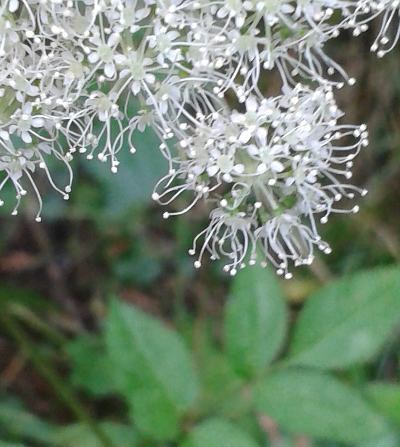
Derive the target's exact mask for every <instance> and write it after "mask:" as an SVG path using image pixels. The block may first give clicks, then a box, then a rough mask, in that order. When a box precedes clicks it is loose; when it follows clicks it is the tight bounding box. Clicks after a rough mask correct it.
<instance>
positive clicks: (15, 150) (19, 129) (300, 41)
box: [0, 0, 400, 278]
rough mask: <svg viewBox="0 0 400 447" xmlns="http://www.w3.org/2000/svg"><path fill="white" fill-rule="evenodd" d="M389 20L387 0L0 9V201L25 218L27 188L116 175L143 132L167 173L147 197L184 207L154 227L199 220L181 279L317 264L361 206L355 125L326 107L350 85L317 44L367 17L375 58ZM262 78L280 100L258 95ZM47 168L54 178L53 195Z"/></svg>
mask: <svg viewBox="0 0 400 447" xmlns="http://www.w3.org/2000/svg"><path fill="white" fill-rule="evenodd" d="M399 14H400V6H399V2H398V0H377V1H373V2H371V1H367V0H356V1H349V0H318V1H317V0H301V1H297V2H294V1H289V0H273V1H270V0H261V1H260V0H222V1H219V2H216V1H208V0H77V1H71V0H45V1H40V2H39V1H37V0H24V1H19V0H5V1H4V2H2V4H1V6H0V171H1V172H2V174H3V177H2V179H1V181H0V194H1V191H2V190H3V188H4V187H5V185H6V184H8V183H10V184H11V185H12V186H13V187H14V189H15V195H16V204H15V207H14V209H13V211H12V213H13V214H17V212H18V208H19V205H20V203H21V199H22V197H23V196H25V195H26V194H27V191H28V190H32V191H33V192H34V194H35V195H36V197H37V200H38V204H39V205H38V210H37V215H36V220H37V221H40V220H41V216H40V214H41V209H42V198H41V193H40V192H39V188H38V187H37V185H36V178H37V177H38V175H42V176H43V175H44V177H45V178H47V180H48V182H49V183H50V185H51V186H52V187H53V188H54V189H55V190H56V191H58V192H59V193H60V194H61V195H62V196H63V197H64V199H68V198H69V193H70V191H71V184H72V177H73V174H72V169H71V163H72V162H73V159H74V157H75V156H77V155H78V156H79V155H80V154H84V156H85V157H86V158H87V159H88V160H91V159H94V158H98V159H99V160H100V161H102V162H109V165H110V169H111V171H112V172H114V173H117V172H118V165H119V160H118V154H119V152H120V151H121V150H123V149H124V148H125V147H128V149H129V150H130V152H131V153H132V154H133V153H135V146H134V143H135V142H134V137H133V133H134V131H135V130H136V129H137V130H139V131H141V132H142V131H143V130H144V129H145V128H147V127H151V128H152V129H153V130H154V132H155V133H156V134H157V136H158V138H159V140H160V144H159V150H160V151H161V153H162V154H163V156H164V157H165V158H166V159H167V160H168V164H169V170H168V172H167V173H166V175H165V176H164V177H163V178H162V179H161V180H160V181H159V182H158V183H157V185H156V187H155V190H154V193H153V199H154V200H156V201H158V202H159V203H161V204H163V205H169V204H171V203H172V202H174V201H175V199H176V198H177V197H180V196H182V195H183V196H185V197H187V198H188V201H187V205H186V207H185V208H184V209H182V210H176V209H173V210H170V211H166V212H165V213H164V217H165V218H168V217H170V216H173V215H176V214H181V213H183V212H186V211H188V210H189V209H191V208H192V207H193V206H195V204H197V203H198V202H199V201H207V202H208V203H209V204H210V207H211V208H212V209H211V212H210V223H209V226H208V227H207V228H206V229H205V230H204V231H203V232H202V233H201V234H200V235H199V236H198V237H196V239H195V241H194V246H193V248H192V249H191V250H190V253H191V254H192V255H196V260H195V266H196V267H199V266H200V265H201V262H202V259H203V255H204V254H205V253H206V252H208V253H209V254H210V255H211V258H212V259H218V258H221V257H224V258H227V259H228V261H227V263H226V264H225V267H224V269H225V270H226V271H229V272H230V273H231V274H235V273H236V271H237V270H238V269H239V268H242V267H243V266H244V265H246V263H248V264H250V265H251V264H254V263H255V262H261V263H263V264H264V263H266V262H268V263H271V264H272V265H273V266H274V267H275V268H276V271H277V273H278V274H283V275H285V277H286V278H290V277H291V273H290V272H289V269H290V266H291V265H292V264H294V265H301V264H309V263H310V262H312V259H313V256H314V251H315V249H319V250H322V251H323V252H324V253H329V252H330V247H329V245H328V244H327V243H326V242H324V241H322V240H321V238H320V236H319V235H318V224H319V223H322V224H324V223H326V222H327V221H328V218H329V216H330V215H331V214H332V213H348V212H350V213H354V212H357V211H358V206H352V207H350V208H349V207H346V206H344V207H341V206H339V202H340V201H341V199H342V198H346V199H352V198H353V197H354V195H355V194H356V193H358V194H361V195H364V194H365V191H364V190H363V189H360V188H357V187H355V186H352V185H349V184H348V183H347V181H348V180H349V179H350V178H351V168H352V163H353V161H352V160H353V159H354V157H355V156H356V155H357V154H358V152H359V151H360V150H361V148H363V147H364V146H366V145H367V144H368V133H367V130H366V126H365V125H361V126H351V125H347V124H344V123H343V122H342V118H343V114H342V112H341V111H340V110H339V109H338V107H337V105H336V103H335V100H334V90H335V89H336V88H341V87H343V86H344V85H345V84H346V83H347V84H349V85H353V84H354V82H355V80H354V79H353V78H351V77H349V75H348V74H347V73H346V72H345V71H344V70H343V68H342V67H340V65H339V64H337V63H336V62H335V61H334V60H332V59H331V58H330V57H329V56H328V55H327V54H326V53H325V44H326V42H327V41H329V40H330V39H333V38H335V37H337V36H338V35H339V34H340V32H341V31H342V30H346V29H351V30H352V31H353V34H354V35H355V36H357V35H359V34H361V33H362V32H365V31H367V29H368V27H369V23H370V21H371V20H374V19H376V20H381V28H380V31H379V32H378V35H377V37H376V40H375V41H374V43H373V45H372V48H371V50H372V51H374V52H377V55H378V56H379V57H382V56H383V55H384V54H386V53H387V52H389V51H390V50H392V49H393V47H394V46H395V44H396V43H397V41H398V40H399V36H400V27H399V17H400V15H399ZM271 70H275V71H276V72H277V73H278V74H279V75H280V79H281V91H280V93H279V94H278V95H276V96H274V97H270V98H264V97H263V94H262V92H261V91H260V88H259V80H260V77H261V75H262V73H263V72H266V71H271ZM52 160H56V161H58V162H59V163H61V164H62V165H64V166H65V168H66V171H67V173H68V180H67V181H66V183H65V184H63V185H56V183H55V182H54V180H53V176H52V174H51V168H50V166H51V165H52V164H53V163H52ZM40 173H42V174H40ZM0 203H2V202H0ZM346 203H347V202H346ZM196 247H201V248H200V250H199V252H197V251H196Z"/></svg>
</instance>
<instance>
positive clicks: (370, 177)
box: [0, 33, 400, 447]
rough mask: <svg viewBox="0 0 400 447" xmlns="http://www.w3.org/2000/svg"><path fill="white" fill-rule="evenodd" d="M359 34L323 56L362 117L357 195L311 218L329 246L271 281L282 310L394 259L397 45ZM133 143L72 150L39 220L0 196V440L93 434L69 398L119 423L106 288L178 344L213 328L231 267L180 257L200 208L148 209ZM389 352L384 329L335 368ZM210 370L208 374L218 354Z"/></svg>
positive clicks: (268, 430)
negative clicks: (63, 185)
mask: <svg viewBox="0 0 400 447" xmlns="http://www.w3.org/2000/svg"><path fill="white" fill-rule="evenodd" d="M372 34H373V33H369V35H368V36H369V37H368V36H363V37H362V38H359V39H355V38H351V37H349V36H346V35H344V36H343V37H342V38H341V39H340V40H338V41H337V42H335V43H334V45H331V48H330V54H331V55H332V56H333V59H336V60H337V61H339V62H340V63H342V64H343V65H344V66H345V67H346V68H347V70H348V72H349V74H350V75H351V76H354V77H356V78H357V84H356V85H355V86H354V87H345V88H343V89H342V90H341V91H339V92H337V100H338V103H339V105H340V107H341V109H342V110H344V111H345V112H346V117H345V121H346V122H348V123H354V124H355V123H364V122H365V123H367V124H368V126H369V131H370V145H369V147H368V148H366V149H365V150H364V151H363V153H361V154H360V155H359V157H358V159H357V160H356V163H355V169H354V177H353V180H352V181H353V182H354V184H356V185H358V186H360V187H365V188H367V189H368V190H369V194H368V195H367V196H366V197H365V198H363V199H360V201H359V205H360V213H359V214H356V215H344V216H335V217H333V218H331V219H330V221H329V223H328V224H327V225H325V226H323V227H322V228H321V232H322V236H323V237H324V238H325V239H326V240H328V241H329V242H330V244H331V246H332V248H333V253H332V254H331V255H329V256H323V257H320V258H318V259H317V260H316V262H315V263H314V265H313V266H312V268H304V267H301V268H298V269H297V270H296V271H295V272H294V273H295V275H294V279H292V280H289V281H282V282H281V287H282V290H283V293H284V296H285V299H286V300H287V302H288V303H289V305H290V309H291V317H292V318H295V315H296V313H297V312H298V311H299V310H300V309H301V307H302V306H303V303H304V302H305V301H306V300H307V297H308V296H309V295H310V294H311V293H313V292H315V291H316V290H318V289H319V288H321V287H322V286H323V285H324V284H326V283H329V282H331V281H332V280H334V279H337V278H341V277H344V276H346V275H349V274H352V273H354V272H357V271H359V270H363V269H367V268H372V267H376V266H382V265H388V266H389V265H395V264H397V263H398V262H399V257H400V250H399V244H400V240H399V234H400V175H399V174H400V150H399V149H400V147H399V146H400V76H399V73H400V58H399V57H398V50H396V51H394V52H393V53H392V54H389V55H388V56H387V57H385V58H384V59H382V60H378V59H376V57H375V56H374V55H373V54H370V52H369V46H370V44H371V41H370V40H369V39H370V38H371V36H372ZM274 82H275V81H274V80H273V79H269V78H266V79H265V80H263V84H264V90H265V92H266V94H268V92H270V91H274V90H276V84H274ZM136 147H137V149H138V151H137V153H136V154H135V155H134V156H131V155H130V154H129V153H128V154H126V153H123V154H122V155H121V165H120V169H119V173H118V175H113V174H111V173H110V172H109V169H107V166H104V165H102V164H101V163H99V162H91V163H90V162H84V161H83V162H80V163H78V162H75V173H76V176H75V182H74V188H73V192H72V194H71V199H70V200H69V201H68V202H65V201H63V200H62V199H61V198H60V197H58V196H57V195H56V194H53V193H52V191H51V190H50V189H49V191H48V194H44V196H45V197H46V199H45V206H44V213H43V222H42V223H40V224H38V223H36V222H34V219H33V218H32V210H31V209H30V208H29V207H30V206H35V204H33V205H29V204H28V203H27V204H26V206H25V208H24V212H23V213H20V214H19V215H18V216H16V217H14V216H10V215H9V214H8V212H9V210H7V209H2V213H1V218H0V306H1V308H0V313H1V315H2V319H3V321H2V324H1V326H0V388H1V391H0V446H3V445H4V446H8V445H14V446H17V445H25V446H47V445H50V446H52V445H54V446H55V445H61V446H65V447H72V446H80V447H86V446H88V447H92V446H97V445H99V446H103V445H107V444H101V441H99V440H98V439H97V438H96V437H95V438H94V439H92V438H91V435H90V434H89V435H87V433H86V431H85V429H83V428H82V427H81V426H78V425H76V424H77V420H78V417H79V414H80V413H82V411H81V410H82V408H83V413H84V414H83V416H82V414H81V419H82V418H83V420H84V421H85V420H86V419H85V418H87V417H89V418H90V421H89V426H90V425H91V424H93V423H94V424H96V423H97V422H98V421H103V420H111V421H113V423H115V424H126V426H127V427H128V425H129V426H130V424H129V422H128V421H129V420H130V418H129V408H128V407H127V404H126V402H125V401H124V399H123V398H121V397H119V396H116V395H114V394H113V393H112V392H110V393H109V392H108V388H107V387H108V386H109V383H108V382H107V380H106V378H105V377H104V374H105V368H106V366H104V365H103V364H102V363H101V361H100V360H101V358H102V351H101V346H100V342H99V341H98V340H99V338H98V334H99V333H100V332H101V330H102V324H103V323H102V321H103V318H104V317H105V315H106V313H107V300H108V299H109V297H110V296H115V297H117V299H118V300H120V301H122V302H125V303H128V304H130V305H133V306H135V307H136V308H138V309H141V310H142V311H144V312H145V313H147V314H150V315H152V316H154V317H156V318H158V319H159V320H163V321H164V322H166V324H167V325H168V326H170V327H175V328H177V329H178V330H179V331H180V332H181V333H182V334H184V335H185V334H186V335H187V339H188V340H190V343H194V344H196V343H200V341H199V340H198V338H202V336H203V335H202V334H204V331H205V332H207V333H208V332H209V333H210V334H212V336H213V338H214V339H215V340H216V343H217V344H218V343H219V341H220V337H221V331H222V323H221V322H222V314H223V308H224V304H225V302H226V300H227V297H228V294H229V288H230V282H231V279H230V278H229V277H228V276H226V274H224V273H223V272H222V269H221V264H219V263H218V262H214V263H209V264H207V263H204V266H203V267H202V268H201V269H200V270H199V271H196V270H194V269H193V266H192V258H191V257H190V256H189V255H188V254H187V250H188V248H189V247H190V244H191V241H192V239H193V237H194V236H195V235H196V234H197V232H198V231H199V230H200V229H201V228H202V227H203V226H204V223H205V221H206V218H207V209H206V208H205V207H204V206H202V205H200V206H198V207H197V208H196V209H195V210H193V211H192V212H191V213H189V214H187V215H185V216H183V217H178V218H174V219H168V220H164V219H162V212H163V210H162V209H160V208H159V207H157V206H156V205H155V204H154V203H152V202H151V200H150V196H151V192H152V188H153V185H154V183H155V182H156V180H157V179H159V178H160V177H161V175H162V174H163V173H164V172H165V169H166V166H165V163H164V161H163V159H162V158H161V157H160V155H159V154H158V149H157V140H156V139H155V137H154V135H152V134H151V133H149V132H147V133H145V134H141V135H138V138H137V143H136ZM60 175H62V173H60ZM45 187H46V186H45V183H43V188H45ZM9 202H11V203H12V200H9ZM6 203H7V200H6ZM377 299H379V297H377ZM399 299H400V291H399ZM10 321H11V323H10ZM15 322H16V323H15ZM14 323H15V324H16V326H13V324H14ZM188 334H190V335H188ZM196 337H197V338H196ZM82 340H84V342H81V341H82ZM96 350H98V351H96ZM96 352H98V354H96ZM399 357H400V342H399V337H397V338H396V337H395V338H394V339H392V340H391V342H390V343H389V344H388V345H386V346H385V349H384V351H382V352H381V354H380V355H379V356H378V357H377V358H376V359H375V360H374V361H372V362H369V363H367V364H366V365H363V366H362V367H361V366H357V367H354V368H353V369H351V370H349V371H347V373H346V374H347V377H348V378H349V380H350V381H352V382H354V383H357V384H359V383H365V382H369V381H374V380H377V379H382V380H387V381H388V382H391V383H392V382H397V381H398V379H399ZM98 361H99V363H98V364H97V363H96V362H98ZM85 368H86V369H85ZM210 371H211V375H213V374H215V375H218V374H219V364H218V359H216V360H215V363H212V362H211V363H210ZM71 396H72V397H71ZM71 399H72V401H71ZM399 402H400V401H398V402H397V405H398V407H397V408H398V411H399V413H400V403H399ZM74 407H75V408H74ZM81 407H82V408H81ZM71 424H75V425H74V427H75V431H73V430H70V432H69V434H68V436H69V437H68V436H67V435H66V436H65V439H64V440H63V441H60V443H59V444H58V443H55V441H49V438H47V437H46V436H47V433H48V432H47V430H50V427H52V426H71ZM118 427H120V428H121V427H122V425H121V426H120V425H118ZM124 427H125V425H124ZM80 430H81V431H80ZM257 430H261V432H263V433H264V437H263V438H262V435H260V434H256V435H255V436H258V437H259V439H261V441H260V442H262V444H261V443H260V445H265V446H266V445H293V446H297V447H308V446H311V445H314V444H313V442H314V441H313V440H312V439H311V438H309V437H306V436H303V435H302V434H301V433H299V434H298V435H295V436H290V437H288V438H287V442H288V443H287V444H283V442H284V441H285V440H286V438H285V434H284V432H282V433H281V432H280V428H279V427H278V426H277V425H276V424H275V422H274V421H273V420H272V419H269V418H267V419H266V420H264V421H263V424H259V427H258V428H257ZM85 436H87V437H86V438H85ZM118 436H120V437H118V439H119V440H118V441H117V443H116V444H114V445H115V446H122V447H125V446H127V447H128V446H130V445H139V446H142V445H143V446H146V445H148V446H164V445H165V446H174V445H176V444H175V443H174V442H171V443H168V442H164V441H157V442H156V441H152V442H151V441H148V440H146V439H142V440H140V441H139V443H138V444H132V443H131V442H133V441H131V439H130V436H131V435H130V432H129V433H128V432H127V434H126V436H127V437H126V438H124V433H123V430H122V431H121V433H119V434H118ZM100 438H101V435H100ZM57 442H58V441H57ZM99 442H100V443H99ZM285 442H286V441H285ZM289 442H290V444H289ZM315 445H324V446H328V445H329V446H339V445H342V444H340V443H327V442H326V443H323V444H322V443H320V444H315ZM343 445H346V444H343ZM373 445H376V446H377V447H378V444H373ZM379 445H380V444H379ZM397 445H400V443H399V444H397ZM221 447H225V445H222V444H221ZM226 447H230V446H229V445H227V446H226Z"/></svg>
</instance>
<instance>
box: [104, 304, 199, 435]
mask: <svg viewBox="0 0 400 447" xmlns="http://www.w3.org/2000/svg"><path fill="white" fill-rule="evenodd" d="M105 335H106V344H107V347H108V353H109V358H110V360H111V363H112V365H113V368H114V370H115V375H114V377H115V379H116V382H117V384H118V386H119V388H120V390H121V392H122V393H123V394H124V395H125V396H126V398H127V399H129V400H130V401H131V402H134V403H135V396H139V397H138V399H141V397H140V396H143V393H150V391H154V390H157V393H158V394H157V399H155V400H154V409H153V411H155V412H156V411H158V410H157V407H159V406H162V407H163V408H174V409H175V412H176V413H182V412H183V411H184V410H186V409H188V408H189V407H190V406H191V405H192V404H193V403H194V401H195V399H196V397H197V394H198V382H197V376H196V373H195V370H194V367H193V364H192V360H191V358H190V354H189V352H188V350H187V348H186V346H185V345H184V343H183V340H182V339H181V337H180V336H179V334H178V333H176V332H175V331H172V330H170V329H168V328H167V327H166V326H165V325H164V324H162V323H161V322H159V321H157V320H155V319H154V318H152V317H150V316H148V315H146V314H144V313H143V312H141V311H139V310H137V309H135V308H134V307H133V306H130V305H127V304H125V303H121V302H119V301H117V300H113V301H112V302H111V305H110V312H109V316H108V318H107V324H106V331H105ZM149 395H150V394H149ZM153 397H154V396H153ZM149 405H150V404H149ZM134 407H135V405H134ZM150 410H151V407H150V406H149V407H148V408H146V411H147V412H149V411H150ZM142 411H143V408H142ZM171 412H172V409H171ZM133 416H134V418H135V415H133ZM149 417H150V415H149ZM169 421H170V422H171V421H172V422H173V423H171V426H170V430H169V432H170V433H172V432H175V428H174V426H175V425H176V424H175V420H174V419H170V420H169ZM167 422H168V419H166V420H165V423H167ZM141 425H142V426H143V425H144V424H141ZM153 434H154V437H156V438H157V439H159V438H160V435H159V431H158V430H157V427H154V432H153ZM168 439H169V436H168Z"/></svg>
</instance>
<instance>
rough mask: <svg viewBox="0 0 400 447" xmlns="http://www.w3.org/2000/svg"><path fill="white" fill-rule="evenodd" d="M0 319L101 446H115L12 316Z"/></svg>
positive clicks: (1, 316) (4, 316) (3, 316)
mask: <svg viewBox="0 0 400 447" xmlns="http://www.w3.org/2000/svg"><path fill="white" fill-rule="evenodd" d="M0 319H1V321H2V323H3V324H4V327H5V328H6V329H7V330H8V332H9V334H10V335H11V336H12V337H13V338H14V340H15V341H16V342H17V343H18V344H19V345H20V347H21V349H22V350H23V351H24V352H25V354H26V356H27V357H29V359H30V360H31V361H32V363H33V364H34V366H35V367H36V368H37V370H38V371H39V372H40V374H41V375H42V376H43V378H45V379H46V380H47V381H48V383H49V384H50V385H51V387H52V388H53V389H54V391H55V393H56V395H57V396H58V397H59V399H60V400H61V401H62V402H63V403H64V405H65V406H67V407H68V408H69V409H70V410H71V412H72V413H74V415H75V416H76V417H77V418H78V419H79V420H80V421H81V422H83V423H85V424H86V425H87V426H88V427H89V428H90V429H91V430H92V431H93V433H94V434H95V435H96V436H97V438H98V439H99V441H100V443H101V445H102V446H104V447H115V446H114V445H113V443H112V441H111V440H110V439H109V437H108V435H107V434H106V433H104V431H103V430H102V429H101V427H99V426H98V424H96V422H95V421H94V420H93V418H92V417H91V415H90V414H89V413H88V411H87V410H86V408H85V407H83V405H82V404H81V403H80V402H79V400H78V399H77V398H76V396H75V395H74V393H73V391H72V390H71V389H70V388H69V387H68V386H66V385H65V384H64V382H63V381H62V380H61V378H60V377H59V376H58V374H57V373H56V372H55V371H53V369H52V368H51V367H50V366H49V365H47V363H46V361H45V360H43V358H42V357H41V355H40V354H39V352H37V350H36V348H35V347H34V346H33V344H32V343H31V342H30V341H29V339H28V337H27V336H26V334H25V333H24V331H23V329H22V328H21V327H20V326H19V325H18V323H17V322H16V321H15V320H14V318H13V317H12V316H10V315H7V314H5V315H0Z"/></svg>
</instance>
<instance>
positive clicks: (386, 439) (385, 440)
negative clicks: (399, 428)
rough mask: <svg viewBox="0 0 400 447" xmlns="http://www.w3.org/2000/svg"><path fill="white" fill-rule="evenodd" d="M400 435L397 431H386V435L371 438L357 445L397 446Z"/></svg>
mask: <svg viewBox="0 0 400 447" xmlns="http://www.w3.org/2000/svg"><path fill="white" fill-rule="evenodd" d="M399 445H400V436H399V434H398V433H388V434H387V435H385V436H383V437H381V438H378V439H371V440H370V441H367V442H363V443H362V444H360V445H359V446H358V447H399Z"/></svg>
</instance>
